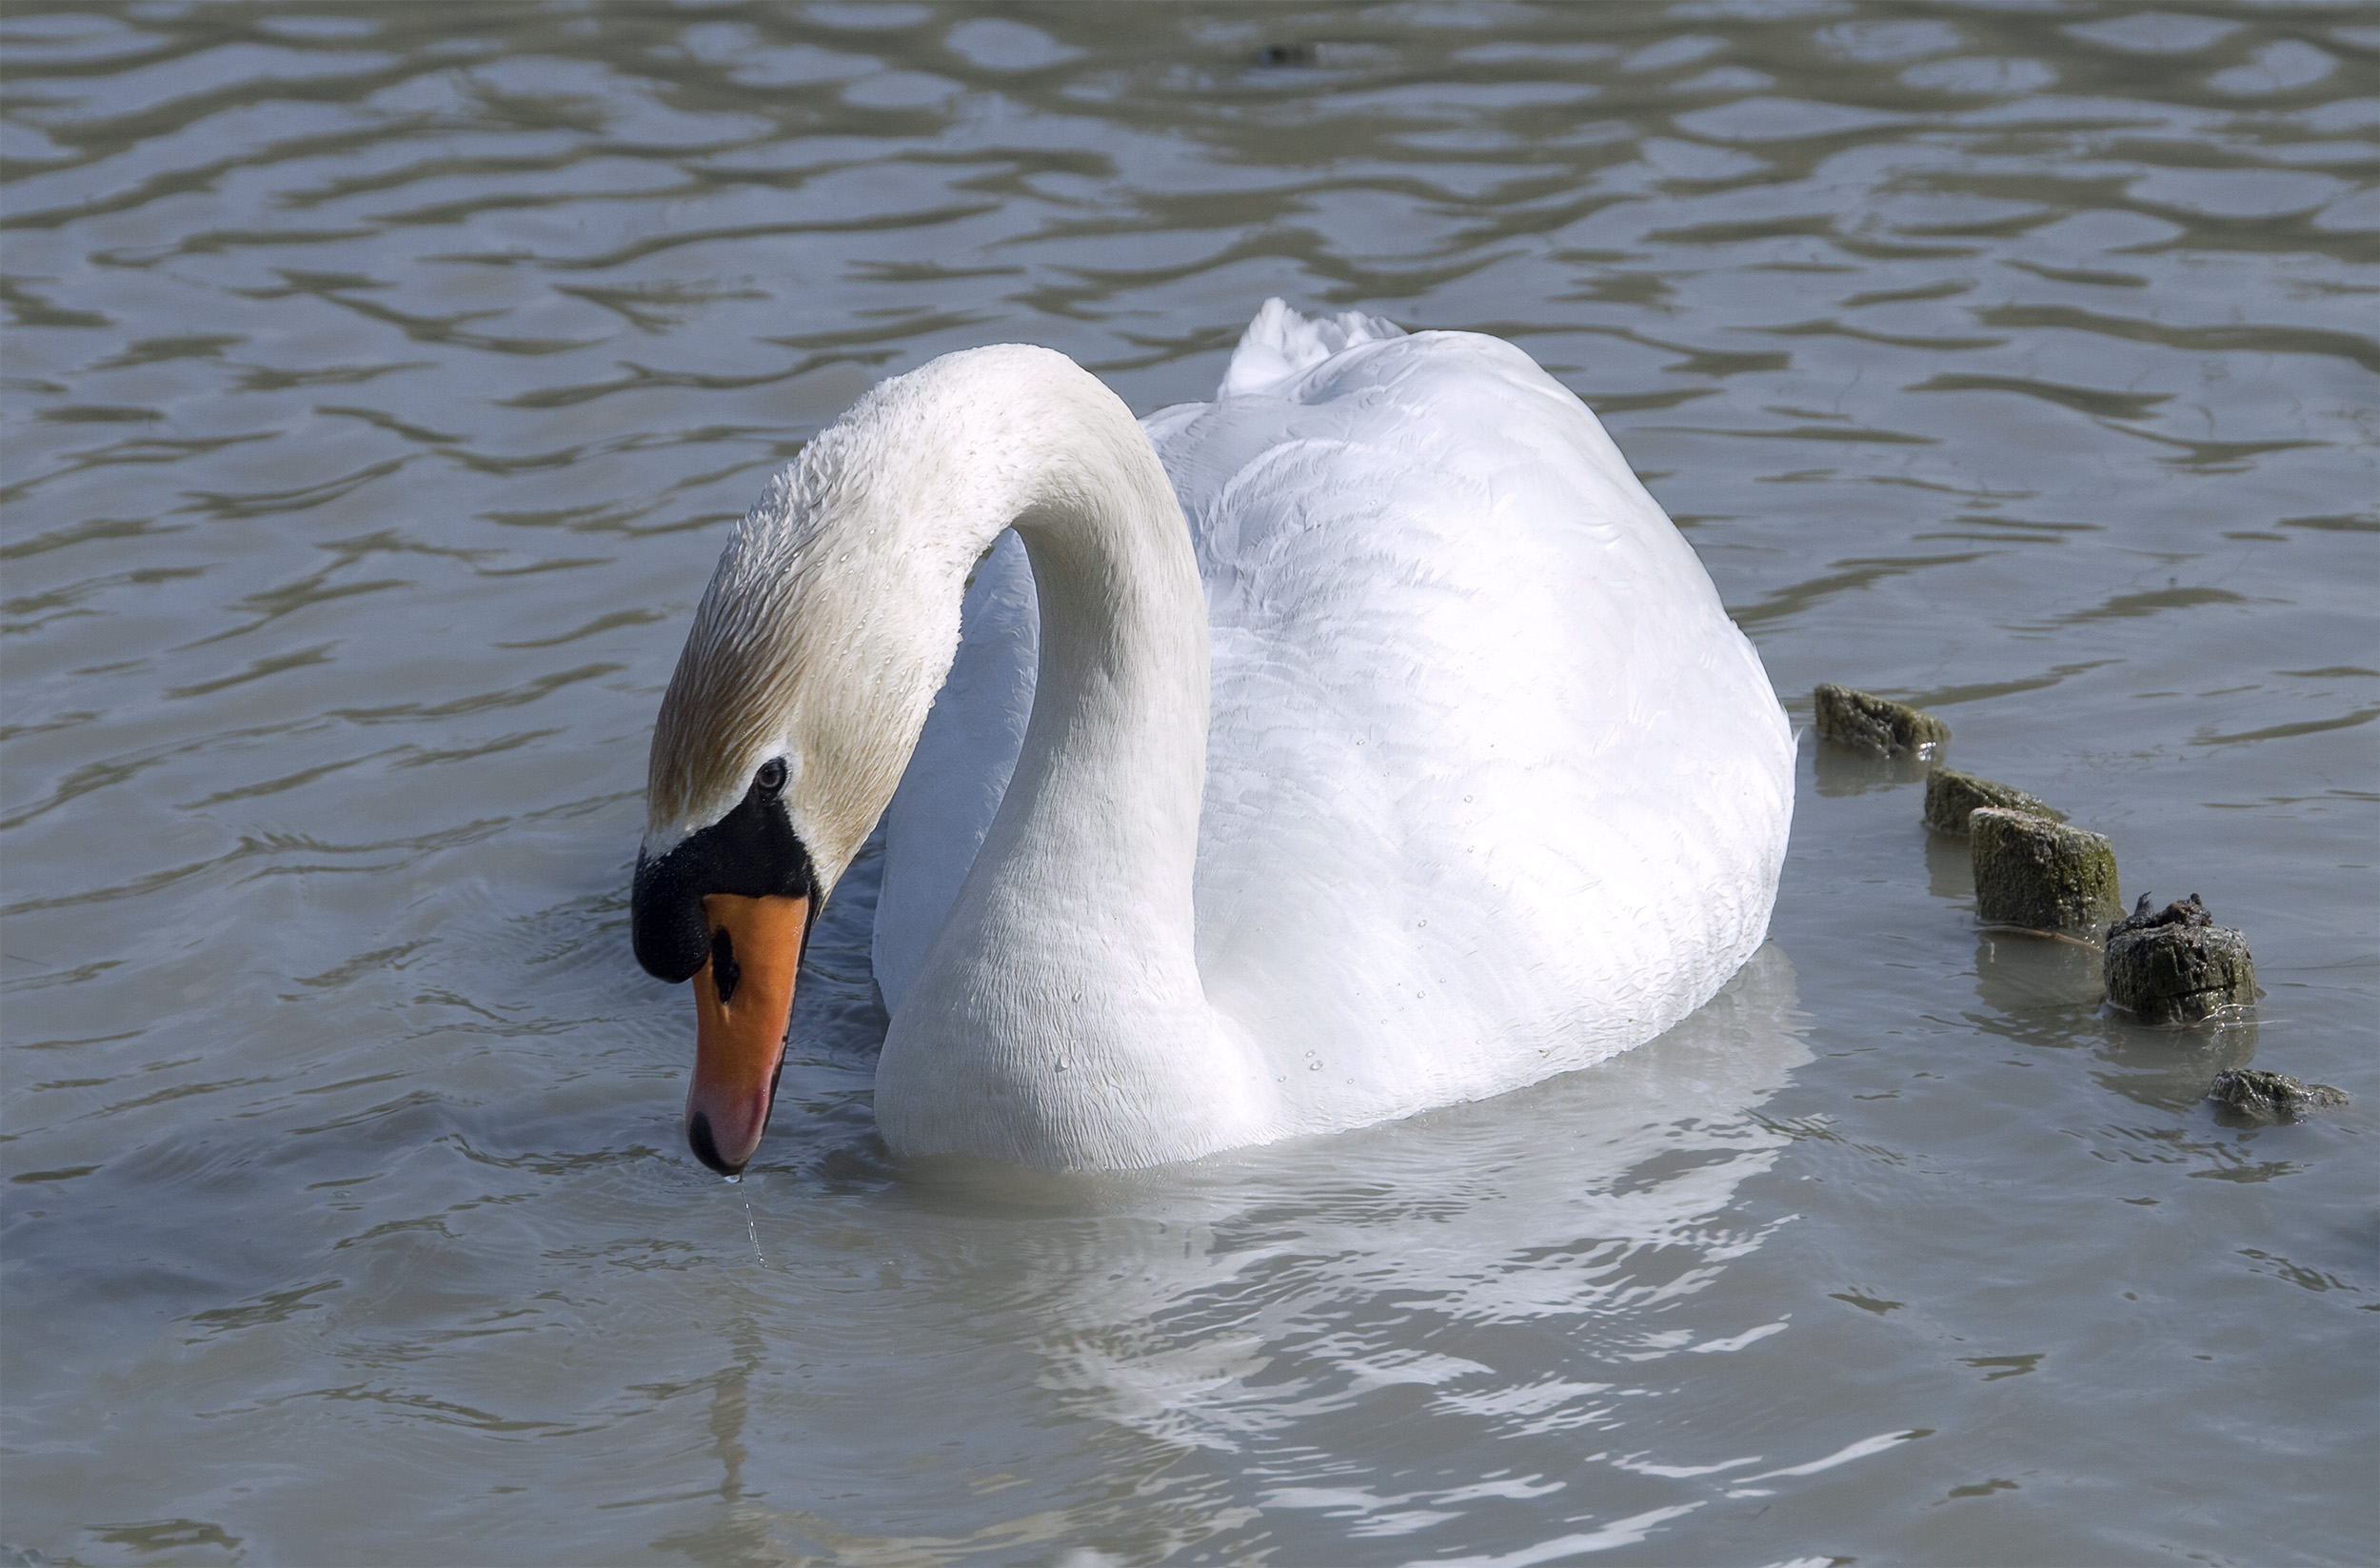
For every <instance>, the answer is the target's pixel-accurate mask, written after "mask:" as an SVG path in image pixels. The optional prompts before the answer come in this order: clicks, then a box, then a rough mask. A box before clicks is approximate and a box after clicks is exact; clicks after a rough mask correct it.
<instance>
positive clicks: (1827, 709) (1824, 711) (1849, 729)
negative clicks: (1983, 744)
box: [1812, 682, 1951, 757]
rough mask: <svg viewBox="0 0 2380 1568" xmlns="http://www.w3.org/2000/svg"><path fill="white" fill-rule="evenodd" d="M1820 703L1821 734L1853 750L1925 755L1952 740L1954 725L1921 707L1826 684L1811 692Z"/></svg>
mask: <svg viewBox="0 0 2380 1568" xmlns="http://www.w3.org/2000/svg"><path fill="white" fill-rule="evenodd" d="M1812 696H1813V697H1814V698H1815V699H1816V703H1817V721H1818V735H1819V738H1820V739H1822V740H1828V741H1833V742H1834V743H1835V744H1836V745H1846V746H1850V747H1851V748H1852V749H1853V750H1854V751H1873V752H1874V753H1876V754H1877V755H1878V756H1883V757H1892V756H1896V755H1901V754H1904V753H1915V754H1918V755H1923V754H1924V753H1926V752H1928V751H1931V750H1933V749H1934V747H1935V746H1937V745H1940V744H1942V743H1943V742H1944V741H1947V740H1949V739H1950V738H1951V726H1950V725H1948V724H1944V723H1943V722H1942V721H1941V720H1939V719H1937V718H1935V717H1934V715H1933V714H1931V713H1928V712H1927V711H1926V710H1925V709H1923V708H1921V707H1911V706H1910V705H1908V704H1907V703H1895V702H1894V701H1892V700H1891V699H1890V698H1886V697H1872V696H1870V695H1869V694H1868V693H1866V692H1864V691H1854V690H1852V689H1851V687H1849V686H1838V685H1834V684H1832V683H1831V682H1830V683H1827V684H1824V685H1820V686H1819V687H1818V689H1817V690H1816V691H1815V692H1813V693H1812Z"/></svg>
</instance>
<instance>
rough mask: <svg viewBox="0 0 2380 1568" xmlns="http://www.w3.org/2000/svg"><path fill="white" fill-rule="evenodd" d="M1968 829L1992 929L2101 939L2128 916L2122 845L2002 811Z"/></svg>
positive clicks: (1979, 900)
mask: <svg viewBox="0 0 2380 1568" xmlns="http://www.w3.org/2000/svg"><path fill="white" fill-rule="evenodd" d="M1967 830H1968V834H1969V838H1970V842H1971V844H1972V846H1973V848H1972V853H1973V859H1974V868H1975V914H1976V916H1977V918H1979V919H1980V920H1981V921H1982V922H1983V923H1985V924H1986V925H2021V926H2025V927H2027V928H2029V929H2031V930H2034V931H2093V932H2095V931H2098V930H2100V929H2102V928H2103V927H2105V926H2106V925H2107V924H2108V923H2110V922H2111V921H2113V920H2114V919H2115V918H2116V917H2117V916H2118V915H2120V914H2122V913H2123V905H2122V904H2120V903H2117V902H2116V897H2115V845H2113V844H2110V843H2109V842H2108V841H2107V840H2106V839H2104V838H2101V837H2100V836H2099V835H2098V834H2096V833H2086V832H2084V831H2083V830H2082V829H2081V828H2079V827H2069V826H2067V825H2066V824H2063V823H2057V822H2052V821H2051V820H2050V819H2049V818H2047V817H2036V816H2034V815H2033V813H2032V812H2029V811H2010V810H2008V809H2006V808H2005V807H2001V806H1981V807H1978V808H1977V809H1975V810H1973V811H1972V812H1970V813H1969V814H1968V817H1967Z"/></svg>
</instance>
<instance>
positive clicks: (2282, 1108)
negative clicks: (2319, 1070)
mask: <svg viewBox="0 0 2380 1568" xmlns="http://www.w3.org/2000/svg"><path fill="white" fill-rule="evenodd" d="M2207 1098H2208V1099H2209V1100H2211V1101H2213V1102H2216V1103H2217V1104H2220V1105H2221V1106H2222V1107H2223V1108H2224V1109H2226V1110H2230V1111H2237V1112H2238V1113H2239V1114H2241V1115H2242V1116H2262V1117H2272V1118H2278V1119H2281V1120H2285V1121H2296V1120H2297V1118H2298V1117H2299V1116H2300V1115H2301V1114H2303V1113H2304V1112H2307V1111H2323V1110H2329V1109H2330V1108H2331V1107H2332V1106H2334V1105H2344V1104H2346V1103H2347V1101H2348V1094H2347V1091H2346V1090H2345V1089H2334V1088H2332V1087H2331V1086H2330V1084H2328V1083H2301V1082H2298V1081H2297V1080H2296V1079H2293V1078H2291V1077H2290V1075H2289V1074H2287V1073H2268V1072H2261V1071H2259V1070H2257V1069H2256V1068H2254V1067H2239V1068H2235V1069H2233V1070H2232V1071H2231V1072H2228V1073H2217V1074H2215V1075H2214V1085H2213V1087H2211V1088H2210V1089H2209V1090H2208V1091H2207Z"/></svg>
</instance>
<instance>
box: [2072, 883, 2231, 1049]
mask: <svg viewBox="0 0 2380 1568" xmlns="http://www.w3.org/2000/svg"><path fill="white" fill-rule="evenodd" d="M2103 969H2104V973H2105V975H2106V977H2107V986H2108V1000H2109V1001H2110V1002H2113V1003H2115V1004H2116V1005H2117V1006H2118V1007H2121V1008H2123V1009H2124V1010H2125V1011H2127V1012H2131V1013H2136V1014H2138V1015H2139V1016H2140V1017H2141V1018H2142V1019H2144V1020H2146V1021H2147V1022H2151V1023H2195V1022H2197V1021H2198V1020H2200V1019H2202V1018H2205V1017H2206V1016H2207V1015H2208V1014H2209V1013H2211V1012H2214V1011H2215V1010H2217V1009H2218V1008H2223V1007H2229V1006H2231V1005H2233V1004H2235V1003H2238V1002H2253V1001H2255V1000H2256V961H2255V960H2254V959H2253V958H2251V957H2250V956H2249V952H2248V939H2247V938H2246V937H2244V936H2242V935H2240V933H2238V932H2237V931H2234V930H2231V928H2230V927H2228V926H2222V925H2217V924H2215V923H2214V917H2213V916H2212V915H2210V914H2208V913H2207V906H2206V905H2205V904H2203V903H2199V902H2198V895H2197V894H2195V893H2192V895H2191V896H2190V897H2189V898H2188V899H2185V900H2181V901H2178V902H2176V903H2169V904H2167V905H2166V906H2165V907H2164V908H2163V909H2160V910H2157V911H2155V912H2153V913H2152V911H2151V910H2150V908H2149V895H2148V894H2146V893H2143V894H2141V895H2140V903H2138V904H2137V905H2135V906H2134V907H2133V909H2132V913H2131V914H2130V915H2128V916H2126V917H2125V918H2124V919H2123V920H2121V921H2118V922H2117V923H2115V924H2114V925H2113V926H2112V927H2110V928H2109V930H2108V939H2107V957H2106V959H2105V961H2104V965H2103Z"/></svg>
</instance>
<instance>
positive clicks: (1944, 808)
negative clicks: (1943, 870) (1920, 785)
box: [1926, 763, 2066, 834]
mask: <svg viewBox="0 0 2380 1568" xmlns="http://www.w3.org/2000/svg"><path fill="white" fill-rule="evenodd" d="M1987 805H1996V806H1998V807H2000V808H2001V809H2003V810H2006V811H2024V812H2029V813H2031V814H2032V815H2033V816H2035V817H2048V818H2050V819H2051V820H2052V821H2054V822H2063V821H2064V820H2065V818H2066V813H2065V812H2063V811H2059V810H2056V809H2054V808H2053V807H2052V806H2050V805H2048V804H2045V803H2043V802H2042V801H2041V800H2040V799H2039V797H2037V796H2033V795H2028V794H2026V793H2025V792H2024V791H2023V790H2021V789H2012V788H2010V787H2009V786H2008V785H2007V784H1993V782H1992V781H1991V780H1989V779H1978V778H1976V777H1975V776H1974V775H1973V774H1972V773H1961V772H1960V771H1959V770H1958V769H1956V768H1954V767H1944V766H1943V765H1942V764H1939V763H1936V764H1934V766H1933V767H1932V768H1930V769H1928V770H1927V772H1926V825H1927V826H1928V827H1931V828H1933V829H1934V831H1935V832H1936V833H1961V834H1963V833H1965V832H1966V831H1967V819H1968V817H1969V816H1971V815H1973V813H1974V812H1975V811H1976V810H1977V809H1978V808H1979V807H1982V806H1987Z"/></svg>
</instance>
